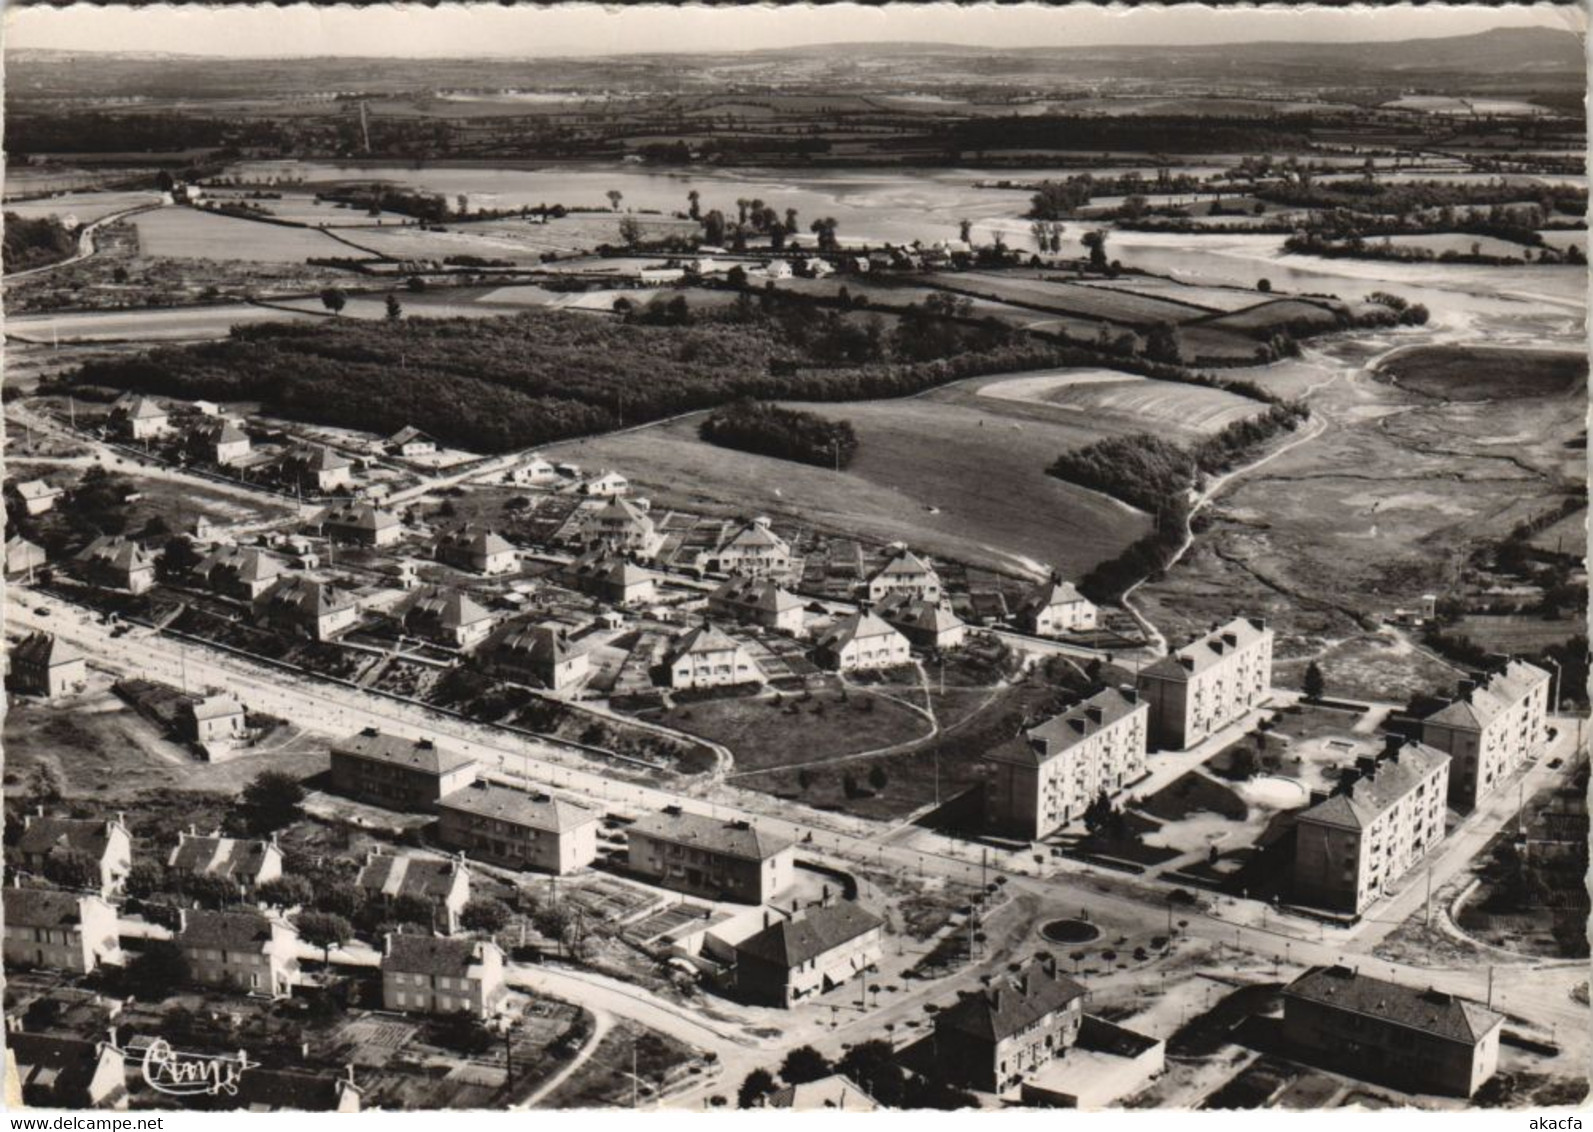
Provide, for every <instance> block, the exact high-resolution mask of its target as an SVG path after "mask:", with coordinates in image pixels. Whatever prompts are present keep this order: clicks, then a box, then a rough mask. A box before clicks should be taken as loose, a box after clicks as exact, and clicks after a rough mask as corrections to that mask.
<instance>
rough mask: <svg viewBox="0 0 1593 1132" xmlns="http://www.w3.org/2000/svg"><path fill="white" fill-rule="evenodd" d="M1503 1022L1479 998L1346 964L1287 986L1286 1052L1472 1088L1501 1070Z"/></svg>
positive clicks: (1421, 1088)
mask: <svg viewBox="0 0 1593 1132" xmlns="http://www.w3.org/2000/svg"><path fill="white" fill-rule="evenodd" d="M1503 1027H1504V1016H1503V1015H1502V1014H1498V1013H1496V1012H1494V1011H1492V1010H1489V1009H1488V1008H1487V1007H1485V1006H1483V1005H1482V1004H1481V1003H1477V1002H1472V1001H1471V1000H1469V999H1465V998H1461V997H1460V996H1458V995H1453V994H1447V993H1445V992H1443V991H1439V990H1435V989H1432V988H1430V987H1429V988H1427V989H1420V988H1417V987H1409V986H1405V985H1404V984H1401V983H1395V982H1391V981H1389V980H1387V979H1379V978H1375V977H1373V976H1371V975H1365V974H1361V973H1360V972H1359V971H1356V970H1354V969H1352V968H1350V967H1345V966H1333V967H1312V968H1311V969H1310V970H1309V971H1307V972H1306V973H1305V974H1303V975H1301V976H1300V977H1299V978H1298V979H1296V980H1294V982H1292V983H1290V984H1289V985H1288V986H1286V987H1284V988H1283V1027H1282V1039H1283V1043H1284V1049H1285V1051H1286V1053H1287V1055H1288V1056H1290V1057H1294V1058H1298V1059H1300V1060H1302V1061H1306V1062H1308V1063H1310V1064H1313V1065H1319V1066H1321V1067H1323V1068H1324V1069H1329V1070H1332V1071H1333V1072H1336V1073H1345V1074H1348V1075H1350V1076H1352V1077H1359V1078H1361V1079H1362V1080H1367V1081H1374V1082H1377V1083H1380V1084H1389V1085H1393V1086H1394V1087H1395V1088H1397V1089H1399V1090H1401V1091H1403V1092H1408V1093H1437V1094H1441V1095H1444V1096H1452V1097H1470V1096H1472V1095H1474V1094H1475V1093H1476V1092H1477V1090H1478V1089H1479V1088H1481V1087H1482V1085H1483V1084H1484V1083H1485V1082H1486V1081H1487V1080H1488V1079H1489V1078H1490V1077H1492V1076H1493V1075H1494V1073H1495V1072H1496V1071H1497V1070H1498V1067H1499V1038H1500V1035H1501V1033H1502V1032H1503Z"/></svg>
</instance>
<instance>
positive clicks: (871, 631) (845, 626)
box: [816, 613, 901, 652]
mask: <svg viewBox="0 0 1593 1132" xmlns="http://www.w3.org/2000/svg"><path fill="white" fill-rule="evenodd" d="M899 636H901V634H900V633H899V632H897V631H896V630H895V629H894V628H892V627H891V626H890V625H887V624H886V623H885V622H884V621H882V620H880V618H879V617H878V616H876V615H875V614H873V613H852V614H848V615H847V616H845V617H843V618H841V620H839V621H837V622H836V623H835V624H833V625H831V626H830V627H829V628H828V629H826V630H824V632H823V633H822V634H820V636H819V639H818V641H817V642H816V644H817V646H818V647H819V648H821V649H828V650H830V651H832V652H840V651H841V650H842V649H844V648H845V647H846V646H847V645H849V644H851V643H852V642H853V641H855V640H857V639H859V638H860V637H899Z"/></svg>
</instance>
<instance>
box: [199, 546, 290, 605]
mask: <svg viewBox="0 0 1593 1132" xmlns="http://www.w3.org/2000/svg"><path fill="white" fill-rule="evenodd" d="M285 569H286V567H284V565H283V564H282V560H281V559H279V558H277V557H276V556H275V555H273V554H267V553H266V552H265V551H263V550H261V549H259V548H258V547H253V546H218V547H216V548H215V549H214V550H212V551H211V552H210V553H209V554H207V555H205V557H204V558H202V559H200V562H199V565H198V566H196V567H195V568H194V576H195V577H196V578H198V579H199V581H201V582H202V583H203V584H204V586H205V588H206V589H208V590H211V591H213V592H215V593H218V594H221V595H222V596H223V597H230V598H233V599H234V600H237V601H247V602H254V601H257V600H258V599H259V598H260V597H261V596H262V595H264V594H265V592H266V591H267V590H269V589H270V588H271V587H272V586H273V585H275V584H276V582H277V579H279V578H280V577H282V575H283V572H284V571H285Z"/></svg>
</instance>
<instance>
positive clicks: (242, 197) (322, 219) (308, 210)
mask: <svg viewBox="0 0 1593 1132" xmlns="http://www.w3.org/2000/svg"><path fill="white" fill-rule="evenodd" d="M251 191H253V190H249V189H239V190H231V191H229V190H227V189H207V190H206V191H205V199H206V200H213V201H216V202H217V203H218V204H222V203H237V204H248V205H259V206H260V207H261V208H263V209H265V210H266V212H268V213H269V214H270V215H271V216H273V217H275V218H276V219H278V220H287V221H290V222H292V223H294V224H308V225H310V226H312V227H317V226H320V227H329V228H375V227H377V226H379V225H384V224H404V223H412V221H410V219H409V217H407V216H404V215H402V214H400V213H397V212H384V213H382V214H381V215H380V216H370V215H368V214H367V212H366V210H365V209H363V208H354V207H352V206H349V205H340V204H335V203H333V202H332V201H318V200H316V199H315V194H314V193H295V192H284V193H282V199H281V200H256V199H253V198H251V197H250V196H249V193H250V192H251ZM266 191H268V192H276V191H278V190H276V189H268V190H266Z"/></svg>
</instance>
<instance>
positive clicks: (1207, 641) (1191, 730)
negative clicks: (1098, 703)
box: [1136, 617, 1272, 751]
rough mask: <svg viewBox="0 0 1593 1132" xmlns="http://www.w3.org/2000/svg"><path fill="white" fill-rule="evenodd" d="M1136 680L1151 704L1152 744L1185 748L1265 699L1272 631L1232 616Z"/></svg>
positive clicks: (1262, 623)
mask: <svg viewBox="0 0 1593 1132" xmlns="http://www.w3.org/2000/svg"><path fill="white" fill-rule="evenodd" d="M1136 684H1137V685H1138V687H1139V694H1140V698H1142V699H1143V700H1145V702H1146V703H1148V704H1149V705H1150V740H1151V743H1153V744H1154V745H1155V746H1156V747H1158V748H1161V749H1163V750H1174V751H1182V750H1187V749H1188V748H1190V747H1193V746H1194V745H1195V744H1196V743H1198V742H1200V741H1201V740H1202V739H1205V738H1206V737H1207V736H1209V735H1211V734H1212V733H1213V732H1215V731H1220V730H1221V729H1222V728H1224V727H1226V726H1228V724H1230V723H1233V722H1234V721H1236V720H1238V719H1240V718H1242V717H1243V716H1244V714H1245V713H1246V712H1248V711H1250V710H1251V709H1252V708H1255V707H1257V706H1259V705H1260V704H1262V703H1264V702H1266V699H1267V694H1268V689H1270V688H1271V686H1272V630H1271V629H1269V628H1267V623H1266V622H1265V621H1263V620H1262V619H1261V618H1259V617H1236V618H1234V619H1233V620H1232V621H1230V622H1228V624H1226V625H1223V626H1222V627H1221V628H1218V629H1213V630H1212V631H1211V632H1210V633H1208V634H1207V635H1206V636H1204V637H1202V638H1201V639H1200V640H1198V641H1195V642H1193V643H1191V644H1188V645H1185V646H1184V647H1183V648H1181V649H1177V650H1175V651H1174V652H1172V653H1171V654H1170V655H1168V656H1164V657H1162V658H1161V659H1160V660H1158V661H1157V662H1156V663H1155V664H1152V665H1150V666H1148V667H1147V668H1145V669H1144V670H1142V671H1141V672H1140V674H1139V678H1138V680H1137V681H1136Z"/></svg>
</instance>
